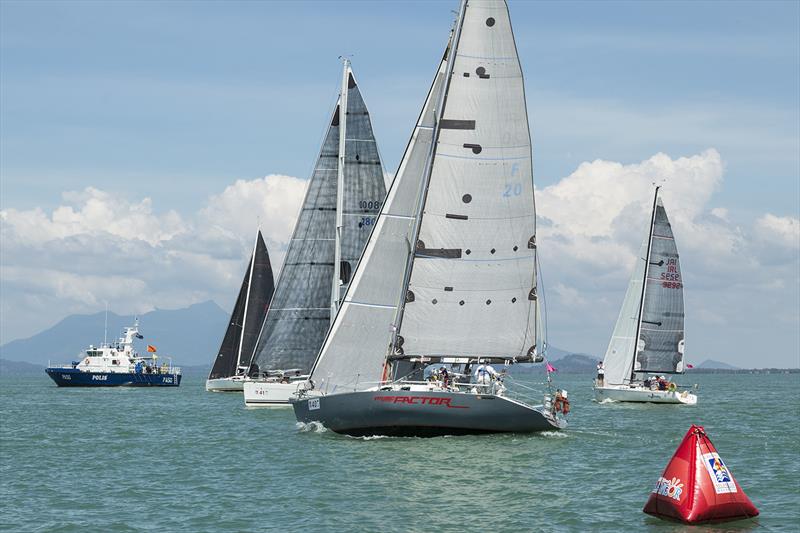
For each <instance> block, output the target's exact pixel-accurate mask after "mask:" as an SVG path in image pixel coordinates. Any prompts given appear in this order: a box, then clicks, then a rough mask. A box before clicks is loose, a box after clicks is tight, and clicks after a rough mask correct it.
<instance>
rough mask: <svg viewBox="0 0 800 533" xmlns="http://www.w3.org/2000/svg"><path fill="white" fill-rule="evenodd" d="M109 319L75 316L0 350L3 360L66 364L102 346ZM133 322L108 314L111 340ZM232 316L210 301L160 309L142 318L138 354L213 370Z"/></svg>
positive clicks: (103, 316) (0, 347) (128, 317)
mask: <svg viewBox="0 0 800 533" xmlns="http://www.w3.org/2000/svg"><path fill="white" fill-rule="evenodd" d="M104 319H105V313H104V312H100V313H95V314H92V315H71V316H68V317H67V318H65V319H64V320H62V321H61V322H59V323H58V324H56V325H55V326H53V327H52V328H50V329H47V330H45V331H42V332H41V333H37V334H36V335H34V336H33V337H29V338H27V339H18V340H15V341H11V342H9V343H6V344H4V345H2V346H0V358H2V359H6V360H7V361H24V362H28V363H34V364H39V365H46V364H47V362H48V360H49V361H52V362H53V363H68V362H70V361H71V360H73V359H76V358H77V357H80V353H81V351H82V350H84V349H85V348H86V347H87V346H88V345H89V344H94V345H98V344H100V343H102V342H103V322H104ZM133 320H134V317H133V316H120V315H117V314H116V313H111V312H109V313H108V340H109V341H111V340H113V339H115V338H117V337H119V336H120V335H121V333H122V328H123V327H125V326H130V325H132V324H133ZM227 322H228V313H226V312H225V311H223V310H222V309H221V308H220V307H219V306H218V305H217V304H215V303H214V302H211V301H208V302H203V303H199V304H195V305H192V306H189V307H187V308H185V309H176V310H165V309H156V310H155V311H151V312H149V313H145V314H143V315H141V316H140V317H139V328H140V330H141V333H142V335H143V336H144V340H140V341H137V344H136V348H137V350H139V352H143V351H145V350H146V347H147V345H148V344H152V345H154V346H156V347H157V348H158V353H159V354H163V355H168V356H170V357H172V358H173V360H174V362H175V363H176V364H178V365H182V366H183V365H204V366H207V365H209V364H210V361H211V360H212V359H213V357H214V355H215V351H216V350H217V348H218V347H219V343H220V341H221V340H222V336H223V334H224V333H225V327H226V325H227Z"/></svg>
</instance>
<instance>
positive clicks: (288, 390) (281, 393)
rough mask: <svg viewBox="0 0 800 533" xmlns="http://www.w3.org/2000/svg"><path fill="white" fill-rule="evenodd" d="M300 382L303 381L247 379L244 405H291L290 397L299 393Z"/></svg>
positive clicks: (285, 406) (286, 406)
mask: <svg viewBox="0 0 800 533" xmlns="http://www.w3.org/2000/svg"><path fill="white" fill-rule="evenodd" d="M300 383H302V382H300V381H295V382H291V383H279V382H275V381H254V380H248V381H245V382H244V405H245V407H284V408H288V407H291V404H290V403H289V399H290V398H291V397H292V396H294V395H295V394H297V387H298V385H300Z"/></svg>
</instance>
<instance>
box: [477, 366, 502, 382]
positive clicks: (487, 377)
mask: <svg viewBox="0 0 800 533" xmlns="http://www.w3.org/2000/svg"><path fill="white" fill-rule="evenodd" d="M495 376H497V371H496V370H495V369H494V368H493V367H492V365H490V364H489V361H484V362H483V363H482V364H480V365H479V366H478V368H476V369H475V382H476V383H478V384H480V385H489V384H491V382H492V378H494V377H495Z"/></svg>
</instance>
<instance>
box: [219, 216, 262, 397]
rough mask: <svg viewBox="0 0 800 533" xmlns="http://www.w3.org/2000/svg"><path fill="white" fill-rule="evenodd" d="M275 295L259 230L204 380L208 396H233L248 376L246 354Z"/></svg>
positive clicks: (248, 358) (248, 359) (248, 353)
mask: <svg viewBox="0 0 800 533" xmlns="http://www.w3.org/2000/svg"><path fill="white" fill-rule="evenodd" d="M273 292H275V283H274V280H273V277H272V265H271V264H270V261H269V254H268V253H267V245H266V244H265V243H264V237H262V235H261V230H260V229H259V230H258V233H257V234H256V240H255V243H254V244H253V253H252V254H251V256H250V263H249V264H248V266H247V272H245V274H244V279H243V280H242V287H241V289H239V297H238V298H237V299H236V305H234V306H233V313H231V319H230V320H229V321H228V328H227V329H226V330H225V336H224V337H223V339H222V345H221V346H220V347H219V352H218V354H217V357H216V358H215V359H214V366H213V367H212V368H211V373H210V374H209V375H208V379H207V380H206V390H207V391H212V392H236V391H241V390H242V384H243V382H244V379H245V377H246V375H247V374H248V369H249V361H250V354H251V353H252V352H253V348H254V347H255V344H256V340H257V338H258V333H259V331H261V325H262V324H263V323H264V317H266V316H267V309H269V302H270V300H271V299H272V294H273Z"/></svg>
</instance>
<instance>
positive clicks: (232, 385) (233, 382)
mask: <svg viewBox="0 0 800 533" xmlns="http://www.w3.org/2000/svg"><path fill="white" fill-rule="evenodd" d="M244 381H245V380H244V378H242V377H240V376H232V377H227V378H216V379H207V380H206V390H207V391H208V392H242V391H243V390H244Z"/></svg>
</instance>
